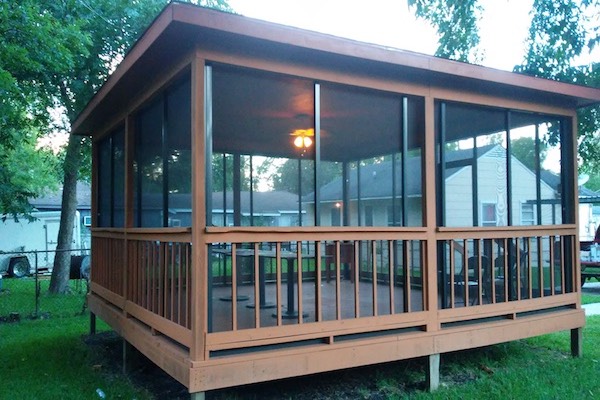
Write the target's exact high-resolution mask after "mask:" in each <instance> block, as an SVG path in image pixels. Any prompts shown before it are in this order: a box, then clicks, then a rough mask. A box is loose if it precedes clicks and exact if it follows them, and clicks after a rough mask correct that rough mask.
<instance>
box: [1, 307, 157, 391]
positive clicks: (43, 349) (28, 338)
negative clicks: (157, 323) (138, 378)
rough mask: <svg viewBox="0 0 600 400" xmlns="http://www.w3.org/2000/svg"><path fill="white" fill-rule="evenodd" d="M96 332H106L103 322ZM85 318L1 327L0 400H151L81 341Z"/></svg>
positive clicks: (87, 318)
mask: <svg viewBox="0 0 600 400" xmlns="http://www.w3.org/2000/svg"><path fill="white" fill-rule="evenodd" d="M98 325H99V327H100V329H104V330H106V329H108V326H106V325H105V324H103V323H99V324H98ZM86 333H89V315H87V316H78V317H70V318H55V319H47V320H22V321H21V322H19V323H3V324H0V338H1V339H0V354H1V359H2V362H0V377H1V378H0V379H1V380H2V384H0V399H99V396H98V395H97V394H96V389H98V388H100V389H101V390H102V391H104V392H105V394H106V398H108V399H115V398H122V399H133V398H135V399H150V398H152V396H151V395H150V394H149V393H148V392H146V391H145V390H144V389H141V388H136V387H134V386H133V385H132V384H131V383H130V382H129V381H128V380H127V379H125V378H124V376H122V375H117V374H115V373H113V372H110V371H107V370H106V366H105V365H104V364H103V361H102V359H100V358H99V354H95V353H93V352H92V351H91V349H90V348H89V347H88V346H87V345H86V344H85V343H84V342H83V340H82V335H84V334H86Z"/></svg>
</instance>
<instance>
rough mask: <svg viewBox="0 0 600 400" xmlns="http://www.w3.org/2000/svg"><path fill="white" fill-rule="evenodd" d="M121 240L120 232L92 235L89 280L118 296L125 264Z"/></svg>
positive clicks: (121, 291) (120, 292)
mask: <svg viewBox="0 0 600 400" xmlns="http://www.w3.org/2000/svg"><path fill="white" fill-rule="evenodd" d="M123 240H124V236H123V235H122V234H121V233H113V234H110V235H106V236H105V235H98V236H96V235H94V236H93V237H92V266H93V268H92V272H91V281H92V283H96V284H98V285H99V286H101V287H103V288H105V289H107V290H109V291H110V292H112V293H115V294H117V295H118V296H123V271H124V268H125V265H126V262H125V249H124V247H123V243H124V242H123Z"/></svg>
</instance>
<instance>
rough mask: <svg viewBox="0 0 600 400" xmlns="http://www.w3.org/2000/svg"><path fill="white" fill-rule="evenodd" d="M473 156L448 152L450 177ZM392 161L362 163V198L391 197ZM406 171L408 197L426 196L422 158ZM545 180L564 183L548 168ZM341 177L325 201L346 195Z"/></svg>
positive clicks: (353, 185)
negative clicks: (343, 192) (422, 177)
mask: <svg viewBox="0 0 600 400" xmlns="http://www.w3.org/2000/svg"><path fill="white" fill-rule="evenodd" d="M499 147H500V146H499V145H497V144H490V145H486V146H481V147H478V148H477V158H481V157H483V156H485V155H487V154H488V153H490V152H491V151H494V150H495V149H496V148H499ZM472 156H473V149H459V150H452V151H447V152H446V154H445V157H446V163H447V164H449V165H452V164H455V165H457V166H454V167H450V168H447V169H446V179H448V178H450V177H452V176H453V175H454V174H456V173H458V172H459V171H461V170H462V169H463V168H465V166H466V165H465V164H464V163H463V161H464V162H467V161H468V160H469V159H470V158H471V157H472ZM390 163H391V161H385V162H381V163H378V164H371V165H366V166H362V167H361V168H360V184H361V193H360V198H361V199H363V200H365V199H383V198H390V196H391V192H392V188H391V187H390V182H392V168H390ZM406 170H407V171H410V173H408V174H406V182H405V185H406V195H407V197H418V196H421V195H422V192H421V188H422V184H421V157H420V156H417V157H409V158H407V160H406ZM540 173H541V178H542V181H543V182H545V183H546V184H547V185H548V186H550V187H551V188H552V189H554V190H558V189H559V186H560V176H558V175H556V174H554V173H553V172H551V171H548V170H541V171H540ZM395 180H396V185H397V186H396V188H397V189H396V191H397V192H396V196H397V197H402V192H401V184H400V183H401V174H400V173H398V174H396V179H395ZM341 182H342V181H341V178H337V179H334V180H333V181H331V182H329V183H327V184H326V185H324V186H323V187H322V188H321V191H320V196H321V200H322V201H339V200H341V199H342V198H343V195H342V184H341ZM348 185H349V186H348V193H349V196H350V198H351V199H355V198H357V197H358V196H357V194H358V189H357V185H358V180H357V175H356V173H351V174H350V179H349V181H348ZM313 196H314V194H312V193H311V194H309V195H307V196H305V197H304V199H303V200H304V201H306V202H311V201H313ZM579 199H580V201H582V200H583V201H584V202H596V201H600V194H598V193H597V192H594V191H592V190H589V189H587V188H586V187H583V186H582V187H580V188H579Z"/></svg>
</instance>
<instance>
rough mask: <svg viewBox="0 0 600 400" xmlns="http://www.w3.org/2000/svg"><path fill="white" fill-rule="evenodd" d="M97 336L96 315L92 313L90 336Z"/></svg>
mask: <svg viewBox="0 0 600 400" xmlns="http://www.w3.org/2000/svg"><path fill="white" fill-rule="evenodd" d="M95 334H96V314H94V313H93V312H90V335H95Z"/></svg>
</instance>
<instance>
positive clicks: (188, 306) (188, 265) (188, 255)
mask: <svg viewBox="0 0 600 400" xmlns="http://www.w3.org/2000/svg"><path fill="white" fill-rule="evenodd" d="M185 249H186V251H185V294H186V301H185V304H184V306H185V326H186V327H187V328H188V329H189V328H190V327H191V323H192V291H191V290H190V287H191V286H190V278H191V272H192V244H191V243H186V245H185ZM210 268H212V264H211V266H210ZM203 279H207V277H206V276H204V277H203ZM210 284H212V282H210Z"/></svg>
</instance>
